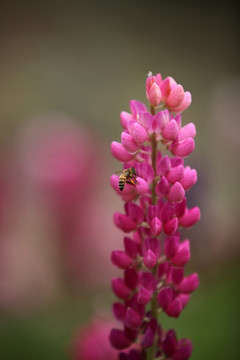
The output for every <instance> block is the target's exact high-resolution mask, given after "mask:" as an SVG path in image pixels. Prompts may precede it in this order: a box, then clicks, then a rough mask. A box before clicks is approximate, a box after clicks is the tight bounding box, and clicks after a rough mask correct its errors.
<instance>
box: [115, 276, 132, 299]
mask: <svg viewBox="0 0 240 360" xmlns="http://www.w3.org/2000/svg"><path fill="white" fill-rule="evenodd" d="M112 289H113V292H114V294H115V295H116V296H117V297H118V298H119V299H123V300H125V299H127V298H128V297H129V295H130V293H131V290H130V289H129V288H128V287H127V286H126V284H125V282H124V281H123V279H120V278H113V279H112Z"/></svg>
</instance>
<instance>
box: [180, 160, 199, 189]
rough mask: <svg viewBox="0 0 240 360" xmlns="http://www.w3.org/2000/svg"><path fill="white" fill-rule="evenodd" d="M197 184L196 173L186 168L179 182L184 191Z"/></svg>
mask: <svg viewBox="0 0 240 360" xmlns="http://www.w3.org/2000/svg"><path fill="white" fill-rule="evenodd" d="M196 182H197V171H196V170H195V169H191V168H190V167H189V166H187V167H186V168H185V169H184V177H183V178H182V179H181V180H180V183H181V184H182V186H183V188H184V189H185V190H188V189H190V188H191V187H192V186H193V185H194V184H195V183H196Z"/></svg>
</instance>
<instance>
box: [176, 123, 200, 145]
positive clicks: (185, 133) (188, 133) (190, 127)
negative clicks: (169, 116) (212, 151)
mask: <svg viewBox="0 0 240 360" xmlns="http://www.w3.org/2000/svg"><path fill="white" fill-rule="evenodd" d="M195 136H196V127H195V125H194V124H193V123H189V124H187V125H185V126H183V127H182V128H181V130H180V132H179V140H180V141H181V140H185V139H187V138H189V137H191V138H194V137H195Z"/></svg>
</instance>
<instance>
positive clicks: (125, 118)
mask: <svg viewBox="0 0 240 360" xmlns="http://www.w3.org/2000/svg"><path fill="white" fill-rule="evenodd" d="M132 120H133V116H132V115H131V114H129V113H128V112H126V111H122V112H121V113H120V122H121V125H122V127H123V128H124V129H127V127H128V123H129V121H132Z"/></svg>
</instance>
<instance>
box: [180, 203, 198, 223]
mask: <svg viewBox="0 0 240 360" xmlns="http://www.w3.org/2000/svg"><path fill="white" fill-rule="evenodd" d="M200 217H201V214H200V210H199V208H198V207H197V206H196V207H194V208H192V209H189V210H186V211H185V213H184V215H183V216H182V217H180V218H179V225H182V226H183V227H185V228H190V227H191V226H193V225H194V224H195V223H196V222H197V221H198V220H199V219H200Z"/></svg>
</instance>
